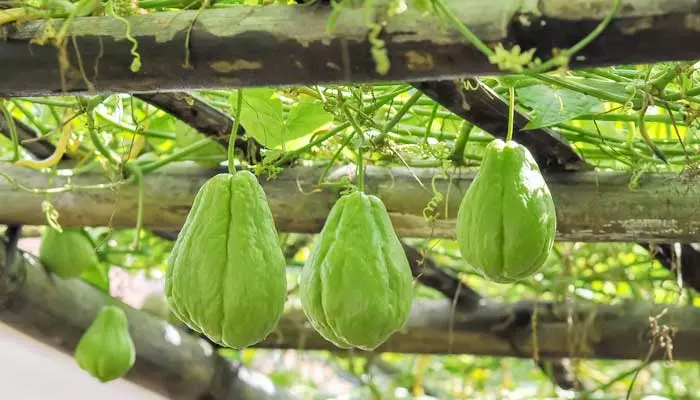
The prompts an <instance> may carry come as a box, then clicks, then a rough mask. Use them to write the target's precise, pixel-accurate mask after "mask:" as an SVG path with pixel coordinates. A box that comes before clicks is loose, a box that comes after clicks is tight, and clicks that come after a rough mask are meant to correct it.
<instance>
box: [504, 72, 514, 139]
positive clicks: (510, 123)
mask: <svg viewBox="0 0 700 400" xmlns="http://www.w3.org/2000/svg"><path fill="white" fill-rule="evenodd" d="M514 120H515V88H514V87H513V86H511V87H509V88H508V134H507V135H506V142H510V141H511V139H513V125H514Z"/></svg>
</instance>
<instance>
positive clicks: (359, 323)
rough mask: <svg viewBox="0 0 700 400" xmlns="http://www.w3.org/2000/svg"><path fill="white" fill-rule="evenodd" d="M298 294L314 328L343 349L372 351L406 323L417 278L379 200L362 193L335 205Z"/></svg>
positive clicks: (346, 197)
mask: <svg viewBox="0 0 700 400" xmlns="http://www.w3.org/2000/svg"><path fill="white" fill-rule="evenodd" d="M299 291H300V294H299V296H300V298H301V304H302V307H303V310H304V313H305V314H306V316H307V318H308V319H309V320H310V321H311V324H312V325H313V327H314V328H315V329H316V330H317V331H318V332H319V333H320V334H321V335H322V336H323V337H324V338H326V339H327V340H328V341H330V342H331V343H333V344H335V345H336V346H338V347H339V348H343V349H349V348H351V347H357V348H360V349H363V350H373V349H375V348H376V347H377V346H379V345H380V344H382V343H384V342H385V341H386V340H387V339H388V338H389V336H391V334H392V333H394V332H395V331H397V330H399V329H401V328H402V327H403V326H404V325H405V324H406V322H407V320H408V316H409V313H410V311H411V304H412V302H413V276H412V275H411V268H410V267H409V265H408V260H407V259H406V253H405V252H404V250H403V248H402V246H401V243H400V242H399V239H398V237H397V236H396V233H395V232H394V229H393V227H392V225H391V220H390V219H389V215H388V214H387V212H386V208H384V204H383V203H382V202H381V200H379V199H378V198H377V197H375V196H372V195H366V194H364V193H362V192H359V191H358V192H353V193H351V194H349V195H346V196H343V197H341V198H340V199H339V200H338V201H337V202H336V203H335V205H334V206H333V208H332V209H331V212H330V214H329V215H328V219H327V220H326V224H325V225H324V227H323V230H322V231H321V233H320V235H319V237H318V238H317V240H316V243H315V245H314V247H313V250H312V251H311V254H310V255H309V257H308V259H307V261H306V264H305V265H304V268H303V270H302V275H301V280H300V285H299Z"/></svg>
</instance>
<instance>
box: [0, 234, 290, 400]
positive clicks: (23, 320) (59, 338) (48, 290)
mask: <svg viewBox="0 0 700 400" xmlns="http://www.w3.org/2000/svg"><path fill="white" fill-rule="evenodd" d="M19 254H20V257H16V262H15V263H14V264H12V266H11V267H8V265H7V263H6V262H5V261H6V260H7V259H8V258H7V253H6V250H5V242H4V241H3V240H0V321H1V322H2V323H5V324H7V325H9V326H12V327H13V328H15V329H17V330H19V331H20V332H22V333H24V334H27V335H29V336H31V337H33V338H35V339H37V340H39V341H41V342H44V343H46V344H48V345H51V346H53V347H55V348H57V349H58V350H60V351H63V352H65V353H68V354H72V353H73V351H74V350H75V346H76V344H77V343H78V340H79V339H80V337H81V336H82V334H83V332H84V331H85V330H86V329H87V328H88V327H89V326H90V324H91V323H92V321H93V319H94V318H95V316H96V315H97V313H98V311H99V310H100V309H101V307H102V306H103V305H104V304H107V302H109V303H110V304H117V305H119V306H120V307H122V308H123V309H124V311H125V312H126V314H127V317H128V319H129V330H130V332H131V336H132V338H133V340H134V344H135V347H136V363H135V364H134V367H133V368H132V369H131V370H130V371H129V373H128V374H127V375H126V376H125V378H126V379H128V380H130V381H132V382H134V383H136V384H138V385H140V386H143V387H145V388H147V389H149V390H152V391H154V392H156V393H160V394H162V395H164V396H166V397H167V398H170V399H178V400H197V399H211V400H227V399H241V400H283V399H289V400H291V399H294V398H295V397H293V396H291V395H289V394H288V393H286V392H285V391H283V390H280V389H279V388H275V387H274V385H272V382H270V381H269V379H267V377H265V376H264V375H262V374H260V373H257V372H255V371H252V370H249V369H246V368H244V367H241V366H238V365H235V364H234V363H232V362H231V361H228V360H226V359H224V358H223V357H221V356H219V355H218V354H217V353H216V349H214V348H213V347H212V346H211V345H209V343H207V342H205V341H204V340H202V339H200V338H197V337H195V336H192V335H189V334H187V333H185V332H184V331H183V330H181V329H179V328H176V327H174V326H172V325H169V324H168V323H166V322H164V321H162V320H160V319H158V318H156V317H154V316H152V315H151V314H149V313H147V312H143V311H139V310H136V309H133V308H131V307H129V306H127V305H124V304H122V303H120V302H119V301H118V300H113V299H109V298H108V297H107V296H106V295H105V294H104V293H102V292H101V291H99V290H98V289H96V288H94V287H92V286H90V285H88V284H86V283H84V282H82V281H80V280H62V279H60V278H58V277H56V276H49V275H47V274H46V272H45V270H44V269H43V268H42V267H41V266H40V264H39V262H38V261H37V259H36V258H34V257H33V256H31V255H29V254H26V253H24V252H20V253H19ZM86 373H87V372H86Z"/></svg>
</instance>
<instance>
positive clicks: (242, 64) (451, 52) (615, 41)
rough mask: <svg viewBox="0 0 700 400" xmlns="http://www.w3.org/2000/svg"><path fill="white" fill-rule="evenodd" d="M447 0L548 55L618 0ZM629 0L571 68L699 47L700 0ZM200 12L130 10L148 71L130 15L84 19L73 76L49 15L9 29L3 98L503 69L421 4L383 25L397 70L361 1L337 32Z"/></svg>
mask: <svg viewBox="0 0 700 400" xmlns="http://www.w3.org/2000/svg"><path fill="white" fill-rule="evenodd" d="M446 3H447V5H448V7H449V8H450V9H451V10H452V11H453V12H454V13H455V15H456V17H457V18H458V19H459V20H461V21H462V22H463V23H464V24H465V25H466V26H467V27H469V28H471V30H472V31H473V32H474V33H475V34H476V35H477V36H478V37H480V38H481V39H482V40H483V41H485V42H486V43H487V44H490V45H493V44H495V43H496V42H502V43H504V44H505V45H506V48H510V47H511V46H512V45H519V46H520V47H521V48H522V49H524V50H527V49H530V48H536V49H537V53H536V56H538V57H540V58H541V59H545V60H546V59H549V58H550V57H551V55H552V54H553V52H554V51H555V49H563V48H569V47H571V46H572V45H574V44H575V43H577V42H578V41H579V40H581V39H582V38H583V37H585V36H586V35H587V34H589V33H590V32H591V31H592V30H593V29H594V28H595V27H596V25H597V24H598V23H599V22H600V21H601V20H602V19H603V18H604V17H605V16H606V14H607V13H608V12H609V11H610V7H611V3H610V2H600V1H598V0H578V1H574V2H572V1H570V0H548V1H540V2H519V1H515V0H448V1H446ZM624 3H625V4H624V5H623V7H622V9H621V12H620V13H619V17H618V18H616V19H615V20H614V21H613V23H612V24H611V25H610V26H609V27H608V28H607V29H606V30H605V31H604V32H603V33H602V35H601V36H599V37H598V38H597V39H596V40H594V41H593V42H592V43H590V44H589V45H588V46H587V47H586V48H585V49H584V50H583V51H581V52H580V53H579V54H577V55H576V57H574V58H573V59H572V60H571V62H570V67H572V68H581V67H591V66H604V65H611V64H637V63H650V62H657V61H668V60H693V59H696V58H698V56H700V49H698V48H697V46H690V45H688V43H697V42H698V41H699V40H700V31H699V30H697V29H696V26H697V20H698V15H697V14H696V13H697V4H696V3H697V2H696V1H694V0H678V1H673V2H662V3H659V2H656V1H652V0H627V1H625V2H624ZM475 10H476V11H477V12H475ZM197 13H198V11H196V10H187V11H178V12H162V13H153V14H148V15H139V16H135V17H131V18H129V21H130V24H131V28H132V35H133V37H134V38H136V40H137V41H138V43H139V48H138V51H139V53H140V54H141V58H142V66H141V69H140V70H139V71H138V72H132V71H131V70H130V65H131V61H132V57H131V55H130V52H129V51H130V47H131V43H130V42H128V41H126V40H124V29H125V27H124V25H123V24H122V22H120V21H118V20H116V19H114V18H108V17H85V18H77V19H76V20H75V21H74V22H73V25H72V28H71V30H70V32H69V36H68V37H69V38H71V40H68V42H67V48H66V50H67V52H66V54H67V55H68V57H69V60H68V61H69V67H68V68H67V70H66V71H65V74H63V78H64V80H63V81H64V82H65V85H62V83H61V82H62V79H61V78H62V77H61V73H60V71H59V60H58V51H57V49H56V47H55V46H53V45H51V44H47V45H40V44H36V43H34V44H30V41H31V40H32V39H34V38H37V37H40V36H41V35H42V34H43V33H44V32H45V30H44V28H45V23H44V22H43V21H30V22H27V23H23V24H20V25H16V26H15V25H12V26H3V27H0V38H6V40H4V41H0V54H2V59H3V62H2V64H0V75H2V76H4V77H11V78H10V79H3V80H1V81H0V96H5V97H11V96H36V95H51V94H57V93H60V92H84V91H86V90H88V88H90V87H91V86H92V87H94V90H95V91H97V92H148V91H150V92H153V91H173V90H194V89H202V88H234V87H250V86H277V85H300V84H306V85H313V84H329V83H348V82H353V83H360V82H372V81H421V80H435V79H451V78H455V77H461V76H466V75H481V74H495V73H500V72H501V71H499V70H498V68H497V66H496V65H494V64H492V63H491V62H490V61H489V60H488V59H487V58H486V57H485V56H484V55H483V54H482V53H481V52H479V51H478V50H476V48H475V47H474V46H472V45H471V44H469V42H468V41H467V40H466V39H465V38H464V36H462V35H461V34H459V33H457V32H456V31H455V30H454V29H452V28H449V29H448V28H447V27H448V26H449V25H448V24H447V23H441V22H440V21H438V20H437V19H436V17H434V16H432V15H430V14H428V13H423V12H421V11H419V10H416V9H413V8H410V9H409V10H408V11H406V12H404V13H401V14H400V15H398V16H395V17H393V18H391V19H390V20H389V21H388V23H386V25H385V26H384V29H383V31H382V34H381V39H382V40H384V41H385V42H386V49H387V51H388V57H389V61H390V64H391V68H390V69H389V71H388V72H387V73H386V74H380V73H378V72H377V65H376V62H375V60H374V59H373V57H372V55H371V52H370V49H371V45H370V43H369V41H368V32H369V28H368V25H367V23H366V13H365V10H363V9H362V8H361V7H356V8H351V9H348V10H346V11H345V12H343V13H342V14H341V15H340V17H339V19H338V21H337V24H336V25H335V30H334V31H333V33H329V32H328V30H327V23H328V18H329V16H330V13H331V9H330V7H303V6H298V7H290V6H275V5H269V6H265V7H231V8H226V9H221V8H220V9H209V10H204V11H203V12H201V14H197ZM197 15H198V17H197V19H196V21H194V18H195V16H197ZM193 21H194V23H193ZM190 27H192V28H193V29H192V31H191V35H190V42H189V58H188V59H186V38H187V33H188V30H189V29H190ZM73 37H74V38H75V40H73V39H72V38H73ZM76 44H77V48H76ZM76 54H80V57H77V56H76ZM78 59H79V60H80V62H79V61H78ZM81 66H82V68H81Z"/></svg>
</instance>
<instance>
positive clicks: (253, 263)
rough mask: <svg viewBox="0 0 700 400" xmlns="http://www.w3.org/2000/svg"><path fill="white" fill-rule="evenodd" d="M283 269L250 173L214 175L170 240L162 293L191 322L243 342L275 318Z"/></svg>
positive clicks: (225, 342) (236, 344)
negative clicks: (172, 241) (171, 246)
mask: <svg viewBox="0 0 700 400" xmlns="http://www.w3.org/2000/svg"><path fill="white" fill-rule="evenodd" d="M285 268H286V262H285V258H284V255H283V253H282V249H281V247H280V244H279V238H278V236H277V231H276V229H275V225H274V221H273V219H272V212H271V211H270V207H269V205H268V203H267V198H266V197H265V192H263V190H262V187H261V186H260V184H259V183H258V180H257V179H256V178H255V175H253V174H252V173H250V172H248V171H241V172H237V173H236V174H233V175H231V174H218V175H216V176H214V177H213V178H211V179H209V180H208V181H207V182H206V183H205V184H204V185H203V186H202V187H201V188H200V190H199V192H198V193H197V196H196V197H195V199H194V203H193V205H192V209H191V210H190V212H189V214H188V216H187V219H186V221H185V223H184V225H183V227H182V230H181V231H180V234H179V235H178V238H177V240H176V241H175V245H174V247H173V250H172V252H171V253H170V256H169V257H168V270H167V273H166V278H165V295H166V297H167V300H168V305H169V307H170V309H171V310H172V312H173V314H175V315H176V316H177V317H178V318H180V319H181V320H182V322H184V323H185V324H187V325H188V326H189V327H190V328H192V329H193V330H195V331H197V332H200V333H202V334H203V335H205V336H207V337H208V338H209V339H211V340H212V341H214V342H216V343H218V344H220V345H222V346H227V347H232V348H243V347H247V346H250V345H252V344H255V343H257V342H259V341H261V340H263V339H265V337H267V335H269V333H270V332H271V331H272V330H273V329H274V328H275V326H276V325H277V322H278V321H279V318H280V317H281V315H282V311H283V310H284V302H285V299H286V296H287V282H286V272H285V271H286V269H285Z"/></svg>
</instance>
